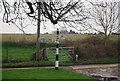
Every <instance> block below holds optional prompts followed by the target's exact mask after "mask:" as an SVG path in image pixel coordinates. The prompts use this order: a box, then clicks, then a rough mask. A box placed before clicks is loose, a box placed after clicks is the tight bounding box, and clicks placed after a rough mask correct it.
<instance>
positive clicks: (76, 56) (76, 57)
mask: <svg viewBox="0 0 120 81" xmlns="http://www.w3.org/2000/svg"><path fill="white" fill-rule="evenodd" d="M75 59H76V62H77V61H78V54H76V55H75Z"/></svg>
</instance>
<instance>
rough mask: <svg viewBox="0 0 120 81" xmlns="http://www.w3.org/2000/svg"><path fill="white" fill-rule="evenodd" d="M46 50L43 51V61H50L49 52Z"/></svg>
mask: <svg viewBox="0 0 120 81" xmlns="http://www.w3.org/2000/svg"><path fill="white" fill-rule="evenodd" d="M46 51H47V50H46V48H44V49H43V60H45V61H46V60H48V57H47V52H46Z"/></svg>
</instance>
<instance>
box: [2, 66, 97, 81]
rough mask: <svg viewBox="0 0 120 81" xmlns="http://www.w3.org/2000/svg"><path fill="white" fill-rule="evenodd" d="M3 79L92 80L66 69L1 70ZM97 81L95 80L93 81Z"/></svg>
mask: <svg viewBox="0 0 120 81" xmlns="http://www.w3.org/2000/svg"><path fill="white" fill-rule="evenodd" d="M3 79H86V80H87V79H93V78H92V77H89V76H85V75H83V74H80V73H76V72H74V71H71V70H67V69H59V70H57V71H56V70H55V69H54V68H34V69H21V70H3ZM93 81H97V80H93Z"/></svg>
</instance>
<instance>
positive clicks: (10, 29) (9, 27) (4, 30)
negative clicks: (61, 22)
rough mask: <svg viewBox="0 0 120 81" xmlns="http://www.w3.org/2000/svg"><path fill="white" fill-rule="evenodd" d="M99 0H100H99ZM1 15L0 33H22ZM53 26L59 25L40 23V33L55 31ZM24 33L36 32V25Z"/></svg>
mask: <svg viewBox="0 0 120 81" xmlns="http://www.w3.org/2000/svg"><path fill="white" fill-rule="evenodd" d="M7 1H11V3H12V1H14V0H7ZM93 1H96V0H93ZM100 1H101V0H100ZM107 1H110V0H107ZM114 1H120V0H114ZM1 14H2V13H0V15H1ZM2 16H3V15H1V16H0V26H1V27H0V33H23V32H22V31H20V30H19V29H18V28H17V27H16V26H15V25H12V24H11V25H9V24H7V23H3V22H2ZM55 27H59V26H58V25H55V26H53V25H52V24H51V23H50V22H48V23H47V25H46V28H44V27H43V26H42V25H41V33H46V32H48V33H51V32H52V31H55V30H56V28H55ZM70 29H72V30H74V31H76V30H75V29H73V28H68V29H67V30H68V31H69V30H70ZM24 30H25V32H26V33H36V32H37V27H36V26H33V25H31V26H29V27H27V28H25V29H24ZM76 32H79V31H76Z"/></svg>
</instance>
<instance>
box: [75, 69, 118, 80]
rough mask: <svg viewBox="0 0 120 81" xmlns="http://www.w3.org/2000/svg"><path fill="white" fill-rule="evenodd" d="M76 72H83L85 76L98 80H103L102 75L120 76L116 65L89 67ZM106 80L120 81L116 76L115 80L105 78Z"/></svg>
mask: <svg viewBox="0 0 120 81" xmlns="http://www.w3.org/2000/svg"><path fill="white" fill-rule="evenodd" d="M76 72H78V73H82V74H85V75H87V76H92V77H94V78H95V79H98V80H100V81H104V78H102V76H103V77H105V76H106V77H118V76H120V75H119V73H118V67H110V68H90V69H79V70H76ZM107 81H120V79H119V78H118V79H117V80H107Z"/></svg>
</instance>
